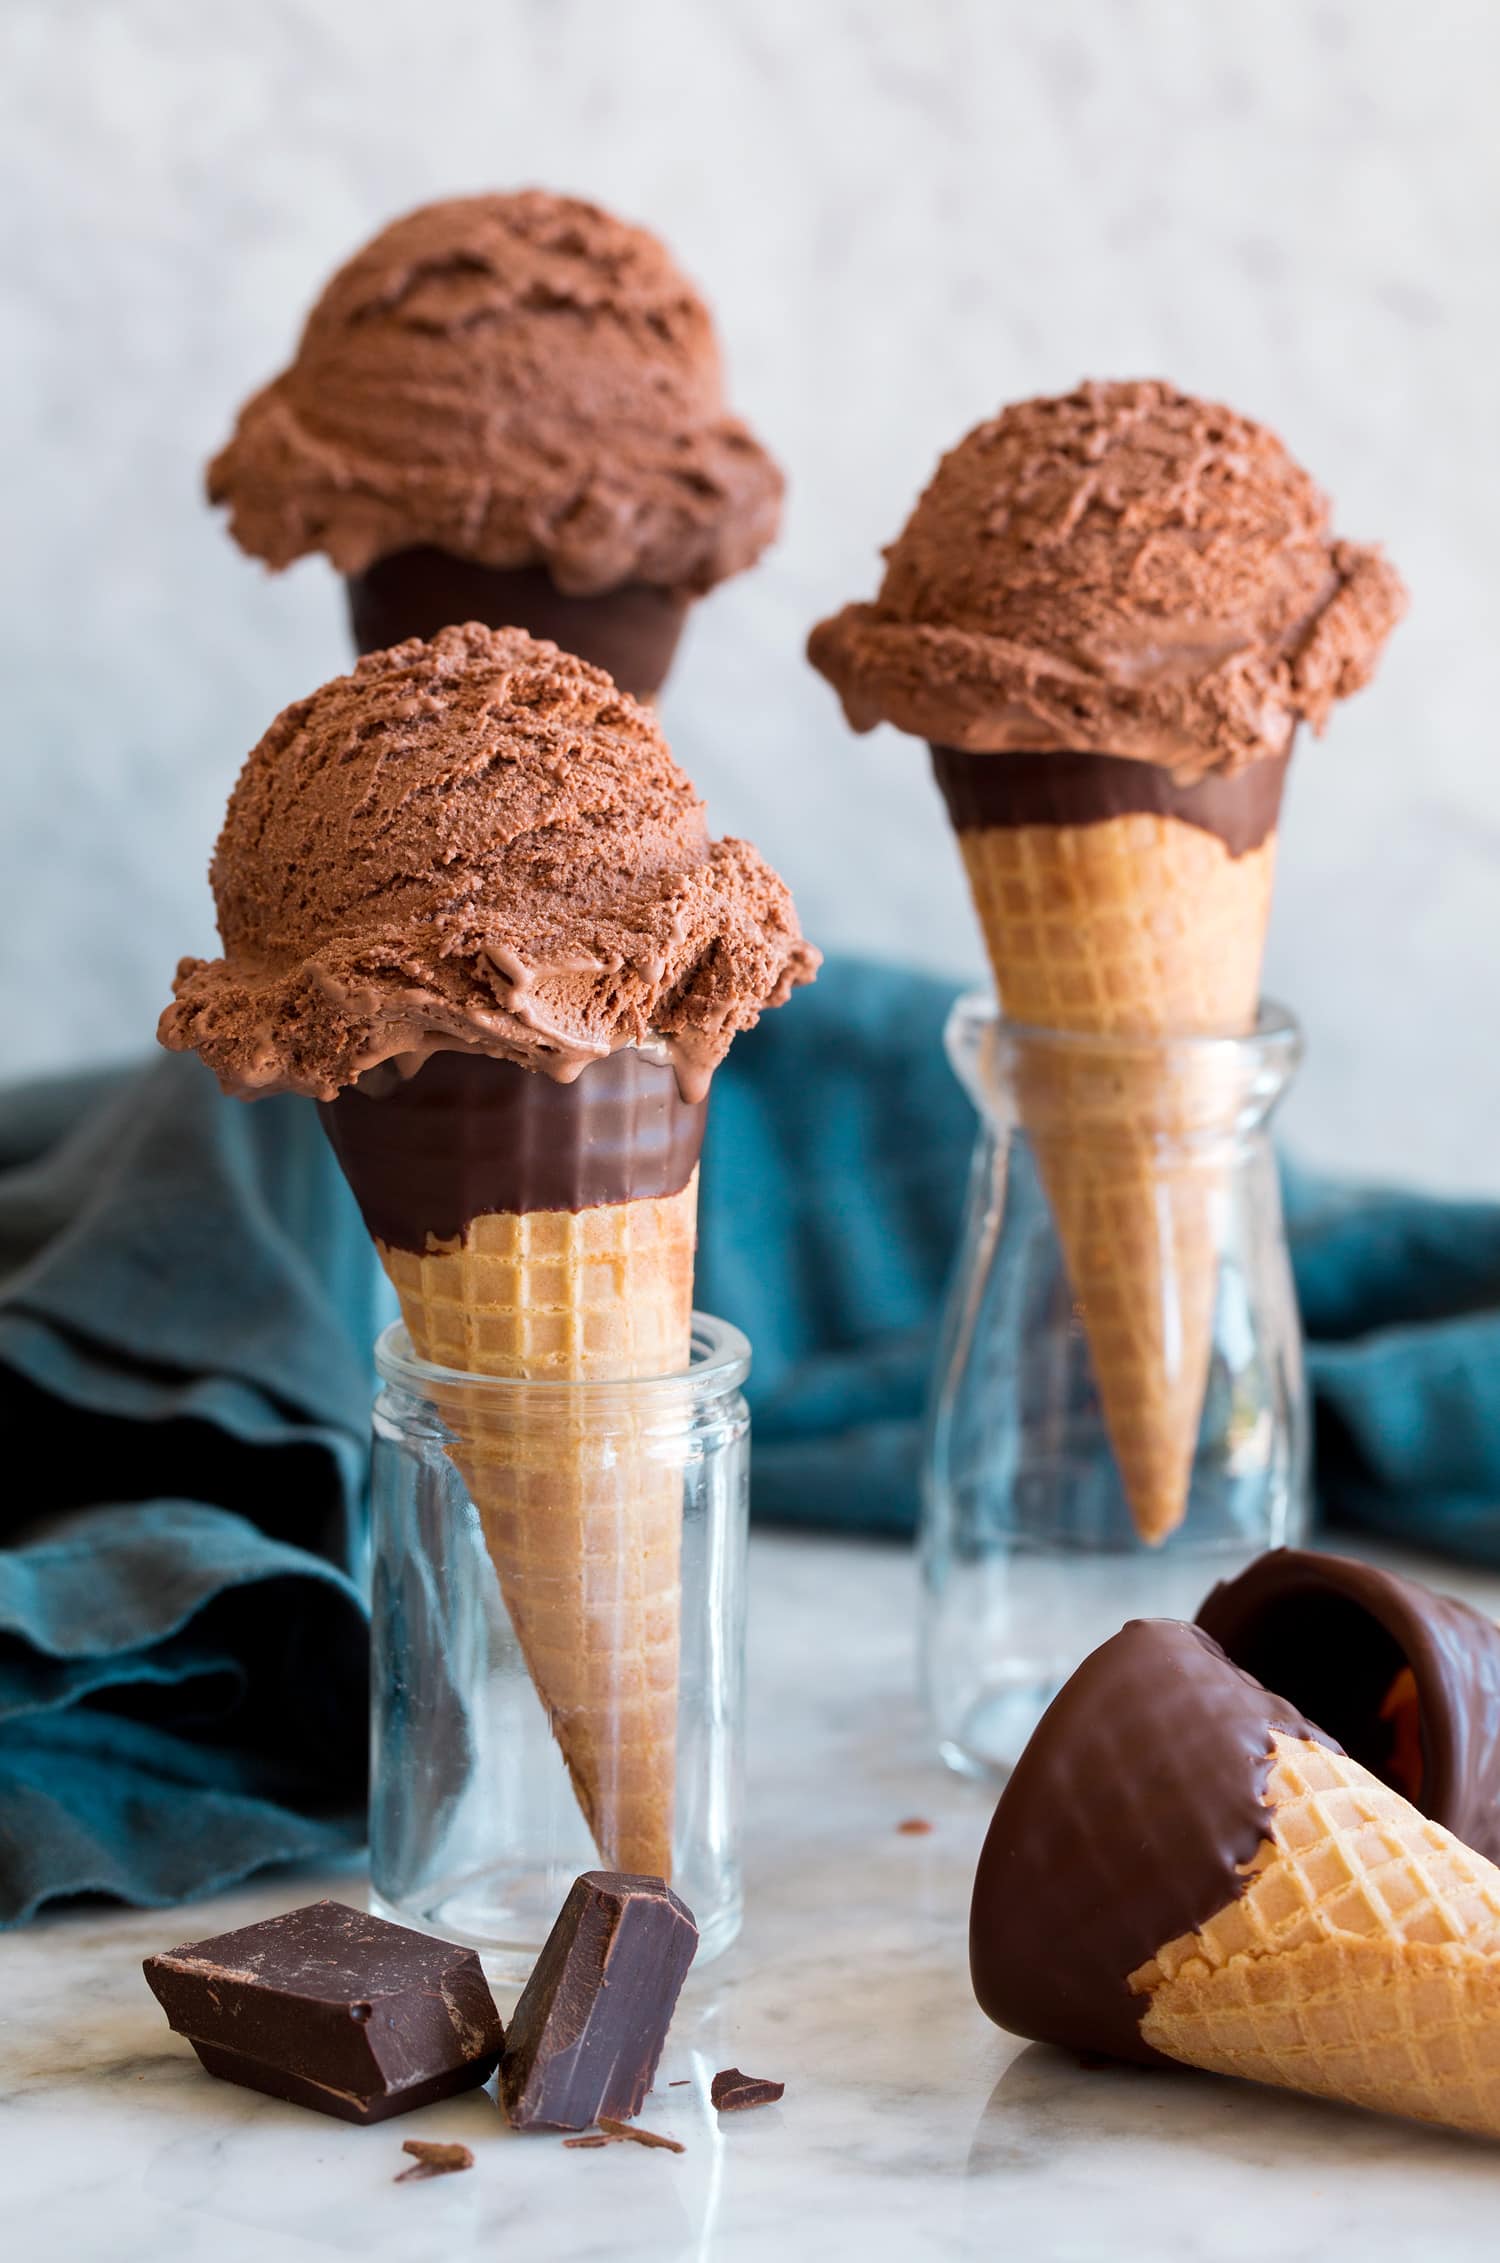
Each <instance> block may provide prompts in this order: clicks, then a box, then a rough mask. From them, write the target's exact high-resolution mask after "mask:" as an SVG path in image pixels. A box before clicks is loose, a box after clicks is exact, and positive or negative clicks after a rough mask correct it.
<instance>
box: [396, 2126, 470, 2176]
mask: <svg viewBox="0 0 1500 2263" xmlns="http://www.w3.org/2000/svg"><path fill="white" fill-rule="evenodd" d="M401 2150H402V2152H403V2153H409V2154H410V2155H411V2161H412V2165H411V2167H410V2168H409V2169H403V2170H402V2171H401V2174H400V2175H399V2176H398V2177H396V2178H395V2179H394V2180H393V2181H394V2182H395V2183H396V2184H411V2183H413V2182H414V2181H415V2180H416V2179H418V2178H421V2177H451V2176H452V2175H453V2174H454V2173H455V2171H456V2170H459V2169H472V2168H473V2166H474V2156H473V2154H472V2153H471V2152H470V2151H469V2148H468V2147H467V2145H441V2144H439V2143H437V2141H436V2140H435V2139H432V2138H428V2137H409V2138H408V2139H407V2140H406V2143H405V2144H404V2145H403V2146H402V2148H401Z"/></svg>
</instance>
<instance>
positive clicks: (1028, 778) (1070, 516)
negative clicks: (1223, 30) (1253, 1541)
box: [809, 383, 1404, 1541]
mask: <svg viewBox="0 0 1500 2263" xmlns="http://www.w3.org/2000/svg"><path fill="white" fill-rule="evenodd" d="M886 556H887V569H886V574H885V579H884V582H883V584H882V587H881V591H880V594H879V597H878V598H877V600H876V601H875V602H874V603H873V604H867V605H851V606H846V607H845V608H844V610H843V611H842V612H841V613H839V614H837V615H836V616H835V617H834V618H833V619H831V620H828V621H824V622H822V623H820V625H819V626H818V628H816V629H815V630H814V632H813V635H812V639H811V642H810V645H809V652H810V655H811V658H812V660H813V663H814V665H815V666H816V667H818V668H820V669H821V670H822V672H823V673H824V674H825V675H827V676H828V677H829V679H830V680H831V681H832V682H833V684H834V685H835V686H836V688H837V690H838V691H839V694H840V696H841V698H842V700H843V703H844V707H845V711H846V713H847V714H848V717H849V720H850V722H851V723H852V724H853V725H854V727H855V728H856V729H857V730H868V729H870V728H871V727H872V725H874V724H875V723H877V722H882V721H885V722H891V723H895V724H896V725H897V726H898V727H899V728H901V729H903V730H906V731H909V732H911V733H912V734H913V735H914V736H917V737H920V738H924V739H926V740H928V741H929V742H930V744H931V746H932V749H933V758H934V763H935V766H936V769H937V774H938V779H939V782H940V784H941V786H942V790H943V793H944V796H945V799H946V801H947V805H948V810H949V815H950V817H951V819H952V821H953V824H954V826H955V827H956V829H957V831H958V836H959V844H960V848H961V850H962V854H963V859H964V864H965V867H966V869H967V873H968V877H969V882H970V886H971V890H972V893H973V898H974V903H975V908H976V910H977V912H978V914H979V920H980V924H981V927H982V928H983V931H984V937H985V942H986V946H987V949H988V954H989V958H990V963H991V965H992V967H993V969H994V974H995V980H996V984H997V987H998V990H999V994H1000V1001H1001V1005H1002V1007H1003V1009H1004V1011H1005V1013H1006V1015H1007V1017H1008V1019H1009V1020H1010V1022H1011V1023H1013V1024H1025V1025H1028V1026H1032V1027H1036V1028H1039V1029H1043V1030H1049V1031H1059V1032H1063V1033H1067V1034H1072V1035H1075V1036H1080V1037H1089V1038H1096V1039H1102V1040H1116V1039H1120V1040H1138V1041H1142V1049H1141V1050H1139V1051H1136V1052H1130V1051H1125V1052H1122V1053H1121V1054H1120V1055H1119V1056H1118V1057H1117V1058H1116V1059H1114V1060H1113V1061H1111V1062H1103V1060H1102V1056H1098V1055H1096V1056H1095V1057H1094V1058H1093V1059H1092V1060H1090V1059H1085V1058H1084V1057H1083V1056H1082V1055H1080V1056H1079V1057H1077V1058H1070V1056H1069V1055H1068V1053H1067V1052H1066V1049H1058V1048H1053V1049H1051V1050H1048V1049H1045V1048H1042V1047H1040V1046H1036V1047H1032V1048H1030V1049H1029V1051H1027V1052H1026V1055H1025V1058H1024V1059H1023V1061H1022V1073H1021V1076H1020V1083H1019V1092H1020V1107H1021V1112H1022V1118H1023V1122H1024V1124H1025V1127H1026V1130H1027V1132H1028V1134H1029V1135H1030V1137H1031V1139H1032V1143H1033V1146H1034V1148H1035V1151H1036V1157H1037V1163H1038V1168H1039V1171H1040V1174H1041V1178H1042V1181H1043V1184H1044V1186H1045V1188H1046V1192H1047V1196H1048V1199H1049V1202H1050V1204H1051V1207H1052V1211H1053V1215H1054V1219H1055V1222H1056V1226H1057V1230H1058V1238H1059V1242H1060V1244H1061V1248H1062V1253H1063V1259H1064V1262H1065V1264H1066V1266H1067V1270H1068V1274H1069V1278H1070V1282H1071V1286H1072V1289H1073V1293H1074V1297H1075V1300H1076V1302H1077V1304H1078V1306H1079V1308H1080V1312H1081V1316H1082V1319H1083V1324H1084V1328H1085V1332H1086V1334H1087V1337H1088V1343H1089V1350H1090V1354H1091V1357H1092V1362H1093V1367H1094V1372H1095V1377H1096V1381H1097V1384H1098V1389H1099V1398H1100V1404H1101V1409H1102V1412H1103V1416H1104V1420H1105V1424H1106V1427H1107V1429H1108V1432H1109V1435H1110V1439H1111V1442H1112V1445H1113V1447H1114V1452H1115V1458H1116V1461H1117V1463H1118V1466H1119V1470H1120V1476H1121V1481H1122V1486H1123V1489H1124V1492H1125V1495H1126V1498H1127V1500H1128V1502H1129V1505H1130V1508H1131V1511H1132V1514H1133V1516H1134V1519H1135V1523H1136V1526H1137V1529H1138V1531H1139V1532H1140V1534H1141V1536H1142V1537H1143V1538H1145V1539H1147V1540H1149V1541H1160V1540H1162V1539H1164V1538H1165V1537H1166V1536H1167V1535H1168V1534H1169V1533H1170V1532H1171V1531H1172V1530H1173V1529H1174V1527H1175V1526H1176V1525H1177V1524H1178V1523H1179V1522H1180V1521H1181V1519H1182V1516H1183V1514H1184V1511H1185V1508H1186V1503H1187V1495H1188V1488H1189V1482H1190V1477H1191V1469H1192V1462H1193V1455H1194V1450H1195V1447H1196V1443H1197V1437H1198V1430H1199V1424H1200V1417H1201V1410H1202V1401H1203V1392H1204V1383H1205V1378H1206V1373H1207V1367H1208V1360H1209V1353H1210V1346H1211V1339H1212V1326H1213V1309H1214V1300H1215V1292H1216V1286H1217V1276H1218V1251H1219V1247H1220V1243H1221V1235H1222V1216H1223V1206H1224V1194H1225V1188H1226V1175H1225V1173H1226V1166H1225V1162H1224V1151H1225V1148H1226V1145H1227V1140H1226V1138H1225V1137H1224V1136H1223V1127H1221V1136H1220V1138H1219V1140H1218V1142H1217V1147H1218V1160H1217V1161H1216V1160H1215V1158H1214V1155H1213V1153H1212V1149H1213V1147H1214V1145H1215V1142H1214V1141H1213V1140H1212V1139H1210V1138H1209V1137H1208V1133H1209V1131H1210V1129H1211V1128H1212V1104H1213V1103H1214V1101H1215V1099H1216V1095H1215V1092H1214V1089H1213V1080H1214V1078H1215V1076H1216V1075H1218V1074H1219V1073H1221V1072H1220V1071H1219V1070H1218V1069H1217V1068H1216V1067H1215V1065H1213V1064H1212V1063H1210V1064H1209V1066H1208V1067H1207V1068H1205V1069H1203V1070H1202V1071H1201V1072H1200V1070H1199V1069H1198V1068H1197V1067H1195V1065H1194V1062H1193V1059H1192V1057H1191V1054H1183V1053H1181V1052H1178V1053H1176V1054H1174V1053H1173V1051H1172V1049H1171V1048H1170V1047H1161V1045H1160V1043H1159V1041H1161V1040H1163V1039H1168V1040H1170V1039H1175V1038H1190V1037H1195V1036H1205V1035H1207V1036H1225V1037H1236V1036H1240V1035H1243V1034H1244V1033H1245V1032H1246V1031H1248V1030H1249V1029H1251V1028H1252V1027H1253V1025H1254V1022H1255V1016H1256V1005H1257V999H1258V994H1259V983H1260V966H1261V958H1262V952H1263V947H1264V942H1265V932H1266V921H1267V916H1268V913H1269V909H1270V900H1271V885H1272V878H1273V873H1274V868H1275V854H1276V829H1277V817H1278V809H1279V803H1280V797H1281V786H1282V780H1283V775H1284V771H1285V765H1286V760H1287V758H1288V756H1289V753H1290V750H1291V745H1292V740H1293V735H1294V733H1295V730H1296V728H1297V725H1298V723H1299V722H1301V721H1306V722H1308V723H1310V724H1311V725H1312V727H1313V728H1314V729H1318V730H1320V729H1321V728H1322V726H1323V723H1324V722H1325V720H1326V718H1327V715H1328V712H1329V710H1330V708H1331V707H1332V704H1333V702H1334V701H1335V699H1337V698H1339V697H1342V696H1343V695H1344V694H1346V693H1349V692H1352V691H1355V690H1357V689H1358V688H1359V686H1360V685H1361V684H1363V683H1364V682H1365V681H1367V679H1368V677H1369V675H1370V673H1371V671H1372V669H1373V666H1374V662H1375V658H1376V656H1377V654H1378V651H1379V649H1380V646H1381V644H1382V643H1383V641H1384V639H1385V637H1386V635H1387V634H1388V633H1389V631H1390V629H1391V627H1392V626H1393V625H1394V623H1395V621H1396V620H1397V619H1398V618H1399V616H1400V612H1401V610H1402V605H1403V602H1404V597H1403V592H1402V589H1401V584H1400V582H1399V581H1398V579H1397V578H1396V576H1395V574H1394V573H1393V572H1392V570H1391V569H1390V567H1389V566H1388V565H1387V564H1386V563H1385V561H1384V560H1383V559H1382V558H1381V557H1380V555H1379V553H1378V552H1377V551H1374V550H1371V549H1364V548H1359V547H1357V546H1356V545H1354V544H1351V543H1347V542H1342V541H1338V540H1335V539H1334V538H1333V537H1332V536H1331V534H1330V533H1329V530H1328V524H1327V505H1326V502H1325V500H1324V498H1323V497H1322V496H1321V495H1320V494H1319V492H1318V490H1317V489H1316V488H1315V487H1314V486H1313V484H1312V482H1311V481H1310V480H1309V479H1308V478H1307V476H1306V474H1305V473H1303V472H1302V471H1301V470H1300V469H1299V467H1298V466H1297V465H1296V464H1295V463H1294V462H1293V461H1292V460H1291V458H1290V457H1289V456H1288V455H1287V453H1286V451H1285V449H1284V448H1283V447H1282V445H1281V443H1280V441H1279V440H1278V439H1277V438H1276V437H1275V435H1274V434H1272V433H1270V432H1268V431H1267V430H1266V429H1265V428H1264V427H1263V426H1259V425H1255V424H1251V423H1250V422H1248V420H1246V419H1245V418H1242V417H1239V416H1236V415H1235V414H1234V413H1233V412H1232V411H1231V410H1228V409H1224V408H1220V407H1217V406H1215V405H1214V404H1212V403H1208V402H1203V401H1197V400H1193V399H1191V398H1189V397H1188V396H1186V395H1184V394H1180V393H1178V392H1176V391H1174V389H1173V388H1172V387H1170V386H1168V385H1165V384H1160V383H1137V384H1088V385H1084V386H1082V387H1080V388H1079V389H1078V391H1077V392H1075V393H1071V394H1068V395H1066V396H1064V397H1062V398H1059V399H1049V400H1036V401H1027V402H1022V403H1020V404H1019V405H1017V406H1015V407H1013V408H1009V409H1006V410H1005V411H1003V412H1002V414H1001V415H999V416H998V417H996V418H994V419H993V420H992V421H990V422H989V423H987V424H983V425H980V426H979V427H977V428H976V430H975V431H973V432H971V433H970V434H969V435H968V437H967V438H966V439H965V440H964V441H962V442H961V443H960V445H959V446H958V447H957V448H956V449H954V450H953V451H952V452H951V453H950V454H949V455H948V456H946V457H944V459H943V461H942V463H941V464H940V465H939V467H938V470H937V473H936V475H935V476H934V478H933V480H932V482H931V484H930V485H929V487H928V488H927V490H926V492H925V494H924V495H923V496H922V497H921V499H920V501H919V502H918V504H917V507H916V509H915V511H914V512H913V514H912V517H911V519H910V520H909V522H908V524H907V526H906V527H905V529H904V530H903V532H902V534H901V535H900V536H899V538H898V539H897V541H896V542H895V543H894V544H893V545H892V546H891V548H890V549H889V550H888V551H887V553H886ZM1145 1041H1158V1045H1157V1051H1156V1053H1155V1055H1154V1056H1153V1055H1151V1054H1149V1053H1148V1052H1147V1051H1146V1050H1145V1049H1144V1047H1145ZM1111 1076H1112V1077H1113V1080H1114V1089H1113V1092H1112V1093H1111V1091H1110V1089H1109V1080H1110V1077H1111Z"/></svg>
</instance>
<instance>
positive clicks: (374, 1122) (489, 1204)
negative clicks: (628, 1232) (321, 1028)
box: [318, 1047, 708, 1252]
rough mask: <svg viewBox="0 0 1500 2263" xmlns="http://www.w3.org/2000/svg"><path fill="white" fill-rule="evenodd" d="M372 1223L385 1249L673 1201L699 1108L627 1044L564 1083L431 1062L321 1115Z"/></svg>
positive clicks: (500, 1069) (459, 1056) (683, 1179)
mask: <svg viewBox="0 0 1500 2263" xmlns="http://www.w3.org/2000/svg"><path fill="white" fill-rule="evenodd" d="M318 1113H319V1115H320V1116H321V1117H322V1120H323V1129H324V1130H325V1131H326V1132H327V1134H328V1137H329V1140H330V1142H331V1143H332V1146H333V1151H334V1153H335V1155H337V1157H338V1159H339V1165H340V1168H341V1169H342V1171H343V1173H344V1176H345V1178H346V1179H347V1180H348V1181H349V1184H350V1186H351V1187H352V1188H353V1189H354V1194H355V1199H356V1200H357V1201H358V1203H359V1207H360V1211H361V1213H362V1215H363V1217H364V1221H365V1224H366V1226H367V1227H368V1228H369V1230H370V1233H371V1234H372V1235H373V1236H374V1238H375V1240H376V1241H378V1242H383V1243H384V1244H385V1245H386V1247H387V1248H390V1249H412V1250H417V1251H419V1252H420V1251H423V1250H425V1249H426V1248H427V1247H428V1244H429V1240H432V1241H437V1242H453V1241H457V1240H458V1239H459V1238H460V1237H461V1236H462V1234H463V1233H464V1231H465V1229H466V1227H467V1226H468V1225H469V1223H470V1221H471V1220H472V1219H474V1218H478V1217H481V1216H483V1215H484V1214H485V1213H486V1212H489V1211H510V1212H522V1211H529V1210H591V1209H593V1208H594V1207H595V1206H596V1205H599V1204H603V1203H610V1202H634V1201H637V1200H639V1199H640V1198H642V1197H644V1196H650V1195H663V1194H679V1193H681V1191H682V1189H683V1188H684V1187H685V1186H686V1185H687V1183H688V1180H689V1179H690V1178H691V1177H692V1175H693V1172H694V1170H695V1169H696V1167H697V1163H698V1156H699V1153H700V1152H701V1150H702V1146H703V1126H704V1122H705V1119H706V1116H707V1113H708V1103H707V1101H703V1100H700V1101H688V1100H684V1099H683V1097H682V1094H681V1093H680V1091H679V1090H678V1086H677V1079H676V1076H675V1075H674V1073H673V1071H672V1069H671V1067H670V1066H669V1065H668V1064H667V1063H665V1062H661V1061H653V1060H651V1059H650V1058H648V1056H646V1055H645V1054H643V1053H639V1052H637V1051H635V1050H633V1049H632V1048H630V1047H625V1048H622V1050H621V1051H619V1052H618V1053H610V1054H607V1055H606V1056H605V1058H604V1059H603V1060H602V1061H594V1062H591V1063H590V1065H589V1066H588V1067H587V1068H586V1069H583V1070H581V1071H580V1073H579V1075H578V1076H577V1077H576V1078H575V1079H574V1080H573V1082H572V1083H571V1084H559V1083H557V1081H556V1080H555V1079H554V1078H552V1077H549V1076H541V1075H538V1074H537V1073H536V1072H535V1071H534V1070H531V1069H523V1068H519V1067H517V1065H516V1064H515V1062H513V1061H497V1060H494V1059H492V1058H491V1057H490V1056H489V1055H488V1054H483V1053H434V1054H433V1055H432V1057H431V1058H430V1059H429V1060H428V1061H426V1062H425V1063H424V1064H423V1066H422V1067H421V1068H420V1069H419V1070H418V1071H417V1073H416V1075H415V1076H412V1077H408V1078H406V1079H405V1080H404V1081H398V1080H395V1079H394V1078H393V1079H392V1080H391V1081H390V1082H388V1083H386V1084H385V1088H384V1089H383V1090H379V1089H377V1091H376V1092H374V1093H371V1092H369V1091H367V1090H361V1089H360V1087H359V1086H357V1085H351V1086H350V1087H349V1088H348V1089H347V1090H346V1091H344V1092H341V1093H340V1094H339V1095H338V1097H337V1099H335V1100H330V1101H325V1102H323V1103H322V1104H321V1105H320V1107H319V1109H318Z"/></svg>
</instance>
